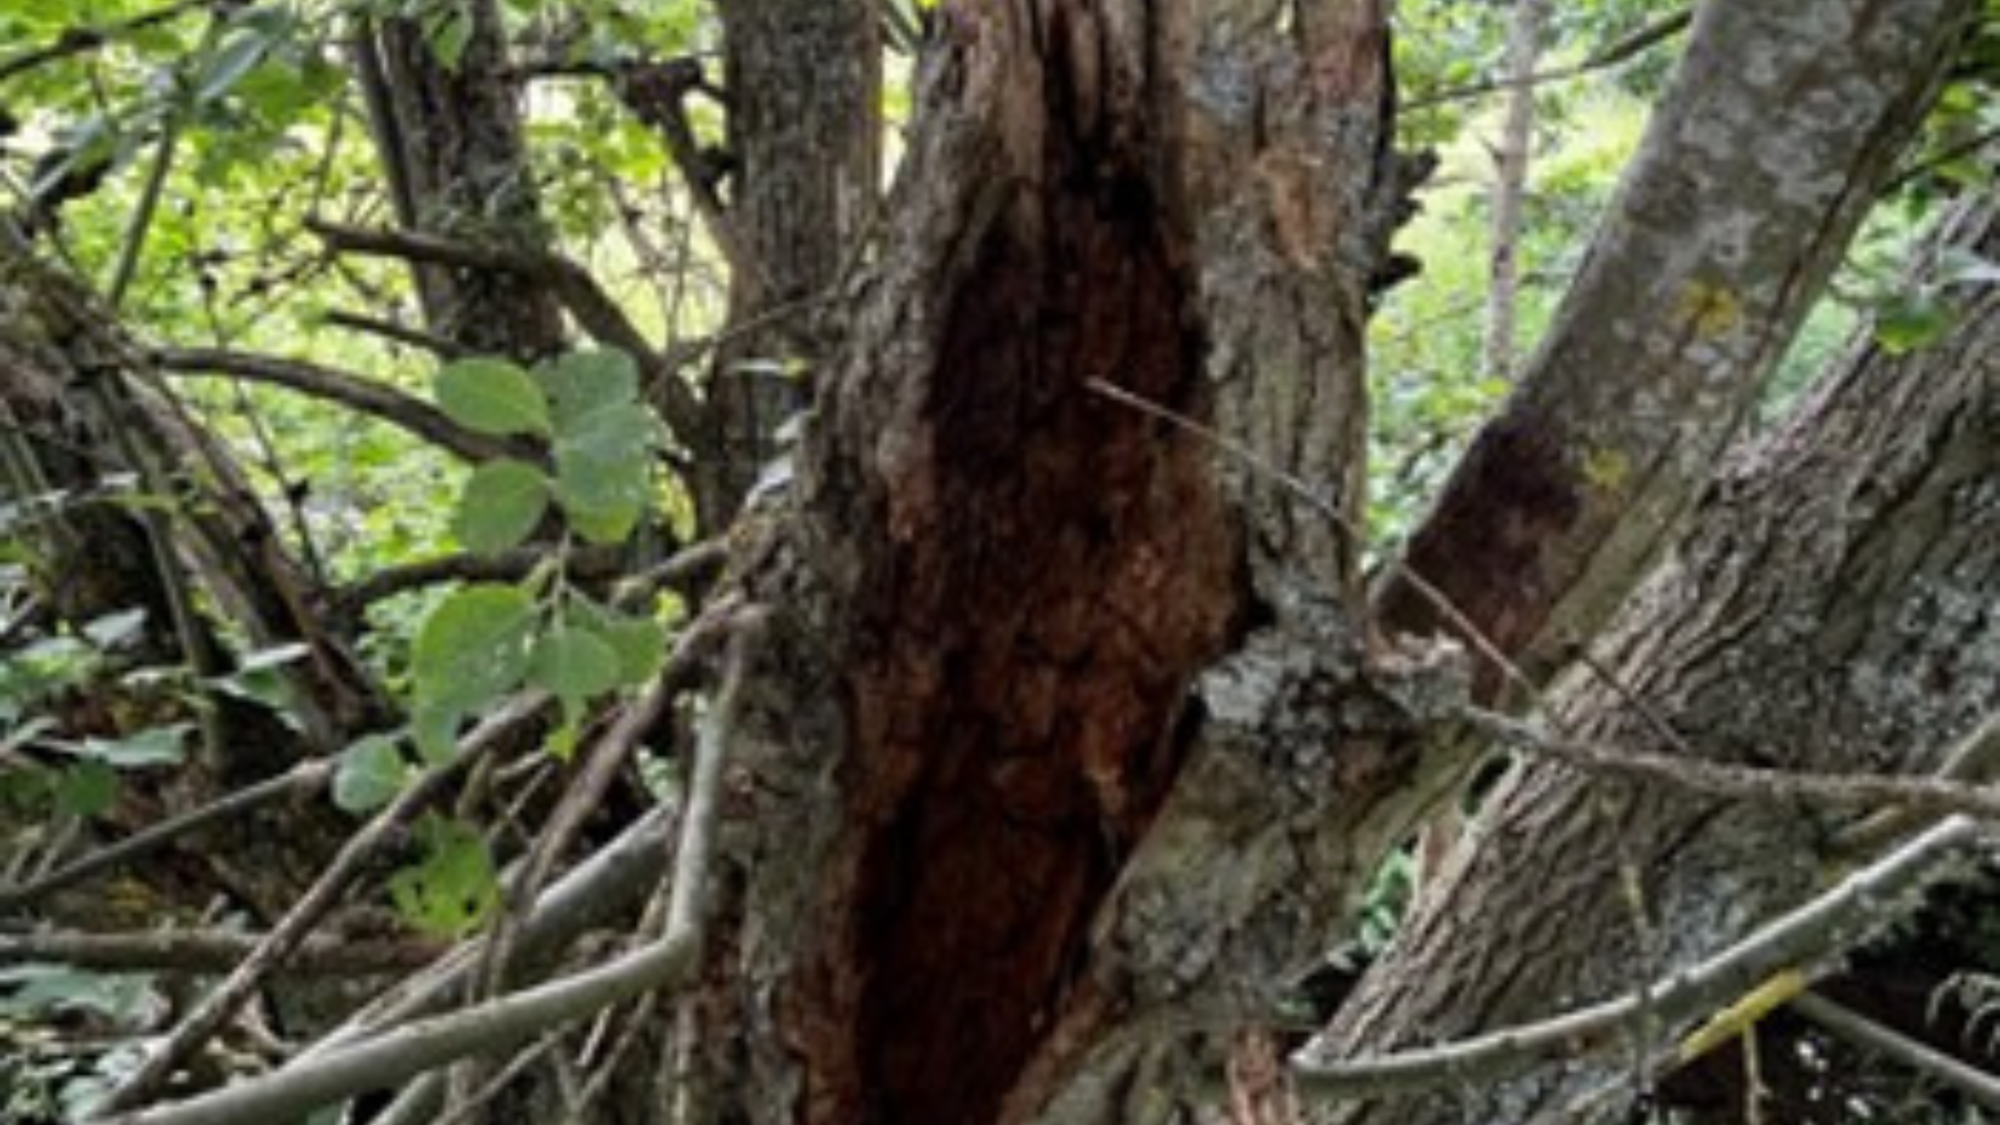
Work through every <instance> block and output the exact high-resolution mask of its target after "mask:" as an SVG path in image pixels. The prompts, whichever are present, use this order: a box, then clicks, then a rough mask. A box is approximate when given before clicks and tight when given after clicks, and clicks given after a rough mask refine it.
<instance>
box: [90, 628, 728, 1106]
mask: <svg viewBox="0 0 2000 1125" xmlns="http://www.w3.org/2000/svg"><path fill="white" fill-rule="evenodd" d="M755 632H756V626H755V624H754V623H746V627H745V629H744V630H743V631H742V632H740V633H739V634H738V635H737V638H736V642H735V644H734V645H733V646H732V648H731V653H730V660H729V666H728V670H727V672H726V673H725V675H724V678H723V684H722V689H721V691H720V692H719V693H718V694H717V697H716V701H715V707H714V710H713V711H712V712H711V713H710V715H709V717H708V721H707V722H705V723H704V724H703V726H702V731H701V737H700V739H699V741H698V744H697V746H696V751H695V760H694V764H693V771H692V776H691V778H690V780H689V784H688V796H687V808H686V815H685V816H684V817H683V818H682V822H681V839H680V848H679V852H678V854H677V855H676V856H675V862H674V876H673V892H672V899H671V905H670V906H669V907H668V911H667V927H666V930H665V932H664V933H663V934H662V935H661V937H660V939H659V940H658V941H657V942H654V943H653V944H651V945H648V946H646V947H645V948H643V949H640V950H638V951H637V952H634V953H630V954H627V955H625V956H623V957H620V958H618V959H617V960H615V961H612V962H610V963H609V964H606V965H603V966H600V967H597V968H593V969H587V970H585V971H583V972H579V973H575V974H573V975H570V976H566V977H561V978H558V979H556V980H553V981H550V982H548V983H547V984H543V985H539V986H537V987H534V988H530V989H526V990H524V991H521V992H516V993H512V994H510V995H508V996H505V997H502V998H500V999H498V1000H493V1001H490V1002H488V1003H485V1004H480V1005H477V1006H475V1007H471V1008H467V1009H465V1010H463V1011H460V1012H455V1013H452V1014H451V1015H446V1016H439V1017H437V1018H434V1019H429V1020H423V1021H421V1022H418V1023H414V1024H410V1025H408V1026H405V1027H402V1028H399V1029H396V1030H393V1031H389V1032H385V1033H383V1034H382V1035H380V1036H377V1037H375V1038H372V1039H369V1040H367V1041H365V1042H362V1043H358V1044H355V1045H353V1046H350V1047H342V1048H337V1049H334V1050H330V1051H327V1052H324V1053H322V1054H317V1055H312V1056H308V1057H305V1058H301V1059H299V1060H296V1061H295V1062H293V1063H292V1064H291V1065H289V1066H286V1067H284V1068H282V1069H280V1070H278V1071H275V1072H273V1073H271V1074H268V1075H265V1076H263V1077H260V1078H253V1079H248V1080H244V1081H239V1082H237V1083H236V1084H234V1085H232V1086H229V1087H227V1088H224V1089H220V1090H215V1091H212V1092H210V1093H207V1094H203V1095H200V1096H198V1097H195V1098H190V1099H188V1100H187V1101H184V1102H179V1103H176V1104H173V1105H168V1106H163V1107H160V1108H157V1109H152V1110H148V1111H145V1112H142V1113H126V1114H121V1115H118V1116H113V1117H105V1118H100V1120H102V1121H104V1122H105V1125H235V1123H237V1122H243V1121H274V1120H286V1119H289V1118H293V1117H297V1116H300V1115H302V1114H305V1113H307V1112H309V1111H311V1110H312V1109H314V1108H316V1107H318V1106H322V1105H326V1104H328V1103H331V1102H335V1101H339V1100H341V1099H343V1098H347V1097H351V1096H353V1095H355V1094H359V1093H362V1092H364V1091H368V1090H378V1089H382V1088H384V1087H388V1086H393V1085H395V1084H397V1083H399V1082H402V1081H405V1080H407V1079H409V1078H411V1077H413V1076H415V1075H418V1074H422V1073H424V1072H426V1071H429V1070H434V1069H436V1068H438V1067H441V1066H445V1065H447V1064H449V1063H452V1062H454V1061H456V1060H458V1059H462V1058H466V1057H468V1056H470V1055H474V1054H480V1053H483V1052H487V1051H498V1050H504V1049H506V1048H509V1047H513V1046H517V1045H519V1044H521V1043H525V1042H528V1041H529V1040H532V1039H536V1038H539V1037H541V1036H544V1035H547V1034H549V1033H551V1032H552V1031H553V1030H555V1029H556V1028H558V1027H561V1026H563V1025H565V1024H569V1023H573V1022H575V1021H577V1020H581V1019H585V1018H587V1017H589V1016H592V1015H594V1014H596V1013H597V1012H599V1011H602V1010H603V1009H605V1008H607V1007H609V1006H611V1005H613V1004H616V1003H618V1002H619V1001H621V1000H626V999H629V998H631V997H633V996H638V995H640V994H642V993H645V992H650V991H653V990H655V989H660V988H676V989H677V988H684V987H686V986H688V985H689V984H692V983H693V982H694V981H695V979H696V971H697V970H698V968H699V966H700V955H701V949H702V939H703V937H704V934H705V929H706V926H705V923H706V905H707V902H708V898H709V891H710V888H709V874H710V871H711V868H712V865H713V854H714V847H715V835H716V823H717V821H718V820H719V819H720V806H721V799H722V776H723V763H724V758H725V757H726V755H727V752H728V749H729V745H730V743H731V742H732V741H733V740H734V737H735V720H736V711H737V700H738V698H739V696H740V694H741V689H742V683H743V679H744V668H745V666H746V665H747V663H748V655H749V652H750V644H751V637H752V636H753V635H754V633H755Z"/></svg>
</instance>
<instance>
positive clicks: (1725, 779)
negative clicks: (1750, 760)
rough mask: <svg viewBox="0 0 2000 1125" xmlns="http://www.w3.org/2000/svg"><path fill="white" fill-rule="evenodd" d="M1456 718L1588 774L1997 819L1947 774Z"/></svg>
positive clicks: (1989, 733)
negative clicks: (1618, 742) (1692, 748)
mask: <svg viewBox="0 0 2000 1125" xmlns="http://www.w3.org/2000/svg"><path fill="white" fill-rule="evenodd" d="M1463 717H1464V718H1465V720H1466V722H1467V723H1468V724H1470V725H1471V727H1472V728H1473V729H1474V730H1476V731H1478V732H1479V733H1480V734H1482V735H1484V736H1485V737H1487V738H1490V739H1492V740H1493V741H1494V742H1496V743H1499V744H1500V745H1503V746H1511V747H1513V748H1515V749H1517V750H1523V751H1526V752H1528V753H1532V754H1539V755H1542V756H1544V757H1549V758H1554V759H1556V760H1557V761H1561V762H1567V763H1569V764H1570V765H1573V766H1576V767H1577V768H1579V769H1583V770H1586V771H1588V772H1591V773H1598V774H1610V775H1614V776H1619V777H1625V778H1629V779H1633V780H1638V781H1657V782H1662V783H1664V784H1667V785H1671V786H1674V787H1675V788H1678V789H1685V790H1688V791H1690V792H1694V793H1700V794H1704V795H1707V796H1711V797H1722V798H1726V799H1728V800H1734V801H1810V802H1813V803H1816V804H1822V805H1830V806H1836V807H1841V808H1861V809H1877V808H1881V807H1882V806H1884V805H1896V806H1900V810H1901V811H1902V812H1904V813H1905V814H1906V815H1908V814H1916V815H1923V814H1931V815H1938V814H1945V813H1960V814H1963V815H1966V816H1970V817H1977V818H1983V819H1995V818H2000V792H1996V791H1994V790H1992V789H1989V788H1986V787H1983V786H1977V785H1972V784H1968V783H1966V782H1963V781H1957V780H1952V779H1949V778H1946V777H1897V776H1893V775H1886V774H1823V773H1798V772H1794V771H1790V770H1781V769H1757V768H1754V767H1751V766H1741V765H1735V764H1732V763H1728V762H1716V761H1711V760H1708V759H1705V758H1688V757H1681V756H1678V755H1671V754H1655V753H1651V752H1649V751H1644V750H1634V749H1630V748H1627V747H1614V746H1606V745H1601V744H1597V743H1592V742H1587V741H1584V740H1581V739H1575V738H1565V737H1562V736H1559V735H1556V734H1552V733H1550V732H1549V731H1546V730H1543V729H1542V728H1540V727H1538V726H1536V725H1535V724H1533V723H1528V722H1523V721H1522V720H1519V719H1514V718H1510V717H1508V716H1506V715H1500V714H1496V713H1494V712H1491V711H1483V710H1479V709H1477V708H1467V709H1466V711H1465V712H1464V716H1463ZM1982 730H1983V731H1984V732H1985V733H1984V735H1983V736H1982V735H1981V734H1980V733H1975V734H1974V735H1973V738H1972V739H1971V740H1968V743H1967V744H1968V745H1969V744H1973V743H1974V742H1975V741H1976V740H1978V739H1980V738H1981V737H1986V738H1994V737H1996V736H2000V721H1997V720H1988V722H1987V724H1986V727H1984V728H1982Z"/></svg>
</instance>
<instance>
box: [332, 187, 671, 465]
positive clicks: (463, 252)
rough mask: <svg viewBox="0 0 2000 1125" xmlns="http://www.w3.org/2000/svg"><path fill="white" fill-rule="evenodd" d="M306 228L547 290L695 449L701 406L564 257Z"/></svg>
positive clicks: (355, 248) (335, 227) (399, 234)
mask: <svg viewBox="0 0 2000 1125" xmlns="http://www.w3.org/2000/svg"><path fill="white" fill-rule="evenodd" d="M306 228H307V229H308V230H310V231H312V232H313V233H314V234H317V235H319V236H320V237H321V238H323V239H325V240H326V242H327V244H328V245H329V246H332V247H333V248H334V249H336V250H345V251H351V252H353V253H357V254H375V255H381V256H386V257H392V258H401V259H404V260H407V261H417V262H431V263H435V264H438V265H446V266H458V267H461V268H464V269H477V270H498V271H504V272H507V273H512V274H516V275H519V276H521V277H525V278H528V279H530V280H534V281H539V282H541V283H543V284H545V285H547V286H548V287H549V288H550V289H551V291H553V292H554V293H555V295H556V297H557V298H558V299H559V300H561V301H562V303H563V307H564V308H566V309H568V310H569V313H570V315H571V316H573V317H575V318H576V322H577V323H578V324H580V325H582V326H583V329H584V331H586V332H588V333H590V335H591V337H592V338H594V339H596V340H597V341H598V342H599V343H601V344H604V345H605V346H607V347H612V348H617V349H618V350H620V351H622V352H624V353H626V354H627V355H629V356H631V357H632V360H633V362H634V363H637V364H638V365H639V369H640V371H641V372H642V373H643V375H644V377H645V381H646V385H647V387H649V388H652V389H655V390H656V391H657V392H658V393H659V395H660V402H661V411H662V413H663V414H665V416H666V421H667V425H668V426H669V427H670V428H671V429H672V430H673V431H674V435H675V436H676V437H678V438H680V439H681V441H682V442H683V443H684V444H687V445H689V446H690V448H699V446H698V442H697V439H698V438H699V436H700V432H701V431H700V420H701V406H700V403H698V402H697V401H696V400H695V397H694V392H693V391H692V390H690V389H689V388H688V386H687V384H685V383H683V382H681V380H680V379H679V378H677V377H676V374H675V371H674V369H673V367H672V366H671V365H670V364H669V363H668V362H667V360H666V357H664V356H662V355H661V354H660V352H659V350H658V349H656V348H654V347H653V345H652V344H651V342H649V341H648V340H647V339H646V336H645V334H644V333H642V332H640V331H639V326H638V325H636V324H634V323H633V322H632V319H631V318H630V317H628V316H626V315H625V310H623V309H621V308H619V307H618V303H617V302H616V301H614V300H612V299H611V295H610V294H609V293H606V292H605V291H604V288H603V287H602V286H600V285H599V284H598V283H597V279H596V278H594V277H592V276H591V275H590V272H589V271H588V270H586V269H584V268H583V267H582V266H580V265H578V264H576V263H575V262H574V261H572V260H570V259H569V258H566V257H563V256H562V255H560V254H553V253H539V252H536V251H531V250H520V249H514V248H509V247H496V246H475V245H472V244H471V243H466V242H458V241H454V240H452V239H448V238H440V237H438V236H436V235H431V234H418V233H414V232H411V231H387V230H371V229H368V228H365V227H355V226H348V225H345V224H342V223H333V222H328V221H326V220H324V219H307V220H306Z"/></svg>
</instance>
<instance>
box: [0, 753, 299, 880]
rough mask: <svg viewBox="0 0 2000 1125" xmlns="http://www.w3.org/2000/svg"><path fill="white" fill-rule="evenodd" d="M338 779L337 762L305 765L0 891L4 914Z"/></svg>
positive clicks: (227, 795)
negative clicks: (335, 777)
mask: <svg viewBox="0 0 2000 1125" xmlns="http://www.w3.org/2000/svg"><path fill="white" fill-rule="evenodd" d="M332 776H333V765H332V763H330V762H328V761H325V760H323V759H322V760H315V761H309V762H301V763H299V764H298V765H296V766H293V767H292V768H291V769H290V770H288V771H286V772H285V773H282V774H280V775H278V776H277V777H272V778H267V779H265V780H263V781H260V782H257V783H256V784H254V785H250V786H247V787H245V788H243V789H239V790H236V791H235V792H233V793H229V794H226V795H224V796H222V797H220V798H218V799H216V800H214V801H211V802H210V803H208V804H206V805H203V806H202V807H200V808H198V809H193V810H190V811H188V812H185V813H182V814H181V815H179V816H176V817H174V818H172V819H171V820H164V821H161V822H160V823H158V824H155V825H152V826H151V827H149V828H146V829H144V830H143V831H140V832H138V833H135V834H134V835H132V836H129V837H127V838H126V839H123V840H120V841H118V842H117V843H115V844H111V845H109V846H106V847H103V848H100V849H98V850H97V851H94V852H92V853H91V854H89V855H87V856H84V857H83V858H81V859H78V860H77V861H75V862H74V863H70V864H67V865H65V866H63V867H60V868H58V869H56V870H54V871H51V872H49V873H48V874H46V875H43V876H41V877H40V878H37V879H32V880H30V881H28V882H26V883H22V884H20V885H18V886H12V887H0V914H8V913H12V912H14V911H17V910H19V909H21V908H22V907H25V906H28V905H30V904H32V903H34V902H35V901H36V900H38V899H41V898H45V897H47V896H49V895H52V894H54V893H56V892H57V891H61V890H65V889H67V888H69V887H73V886H76V885H77V884H78V883H81V882H83V881H85V880H87V879H90V878H92V877H94V876H97V875H101V874H103V873H104V872H106V871H110V870H112V869H113V868H116V867H119V866H121V865H123V864H127V863H130V862H132V861H133V860H135V859H137V858H139V857H140V856H143V855H146V854H148V853H151V852H154V851H157V850H158V849H160V848H162V847H165V846H166V845H168V844H170V843H172V842H174V841H175V840H178V839H180V838H181V837H183V836H186V835H188V834H190V833H193V832H197V831H200V830H201V829H203V828H207V827H208V826H210V825H213V824H219V823H221V822H222V821H225V820H229V819H231V818H233V817H238V816H242V815H243V814H244V813H247V812H249V811H251V810H252V809H257V808H262V807H263V806H265V805H268V804H270V803H271V802H273V801H276V800H278V799H280V798H284V797H295V798H296V797H304V796H309V795H311V794H314V793H317V792H319V791H320V790H321V789H323V788H325V786H326V783H327V780H328V779H329V778H331V777H332Z"/></svg>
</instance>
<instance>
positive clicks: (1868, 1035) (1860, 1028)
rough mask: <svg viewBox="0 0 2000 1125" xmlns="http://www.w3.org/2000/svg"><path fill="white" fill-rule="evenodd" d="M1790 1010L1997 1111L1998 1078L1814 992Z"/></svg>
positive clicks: (1999, 1100) (1999, 1105)
mask: <svg viewBox="0 0 2000 1125" xmlns="http://www.w3.org/2000/svg"><path fill="white" fill-rule="evenodd" d="M1791 1006H1792V1007H1793V1008H1795V1009H1797V1010H1798V1013H1799V1014H1800V1015H1802V1016H1804V1017H1806V1018H1807V1019H1809V1020H1811V1021H1813V1022H1814V1023H1816V1024H1819V1025H1820V1026H1821V1027H1824V1028H1826V1029H1827V1030H1828V1031H1831V1032H1833V1033H1834V1034H1835V1035H1838V1036H1840V1037H1841V1038H1842V1039H1845V1040H1847V1041H1848V1042H1850V1043H1853V1044H1854V1045H1855V1046H1857V1047H1861V1048H1863V1049H1865V1050H1869V1051H1873V1052H1875V1053H1877V1054H1879V1055H1882V1056H1883V1057H1885V1058H1888V1059H1892V1060H1894V1061H1896V1062H1899V1063H1902V1064H1903V1065H1904V1066H1907V1067H1909V1068H1910V1069H1911V1070H1914V1071H1916V1072H1917V1073H1919V1074H1922V1075H1924V1076H1926V1077H1929V1078H1935V1079H1937V1080H1938V1081H1939V1082H1942V1083H1944V1084H1945V1085H1947V1086H1950V1087H1951V1088H1952V1089H1954V1090H1957V1091H1958V1092H1959V1093H1961V1094H1964V1095H1965V1096H1966V1097H1968V1098H1971V1099H1972V1100H1973V1101H1975V1102H1978V1103H1979V1104H1980V1105H1983V1106H1985V1107H1986V1108H1987V1109H1989V1110H1994V1111H2000V1078H1995V1077H1994V1076H1993V1075H1991V1074H1988V1073H1986V1072H1985V1071H1983V1070H1980V1069H1978V1068H1977V1067H1972V1066H1967V1065H1966V1064H1965V1063H1963V1062H1960V1061H1959V1060H1958V1059H1955V1058H1953V1057H1951V1056H1950V1055H1947V1054H1945V1053H1944V1052H1942V1051H1939V1050H1936V1049H1934V1048H1932V1047H1930V1046H1929V1045H1927V1044H1924V1043H1920V1042H1918V1041H1917V1040H1915V1039H1912V1038H1910V1037H1909V1036H1907V1035H1904V1034H1903V1033H1902V1032H1900V1031H1897V1030H1895V1029H1894V1028H1890V1027H1884V1026H1883V1025H1882V1024H1880V1023H1877V1022H1876V1021H1874V1020H1871V1019H1869V1018H1868V1017H1867V1016H1864V1015H1862V1014H1861V1013H1859V1012H1856V1011H1853V1010H1851V1009H1849V1008H1846V1007H1844V1006H1842V1005H1840V1004H1836V1003H1834V1002H1833V1001H1832V1000H1829V999H1827V998H1826V997H1824V996H1822V995H1820V994H1818V993H1816V992H1808V993H1805V994H1804V995H1801V996H1798V997H1795V998H1794V999H1793V1000H1792V1003H1791Z"/></svg>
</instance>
